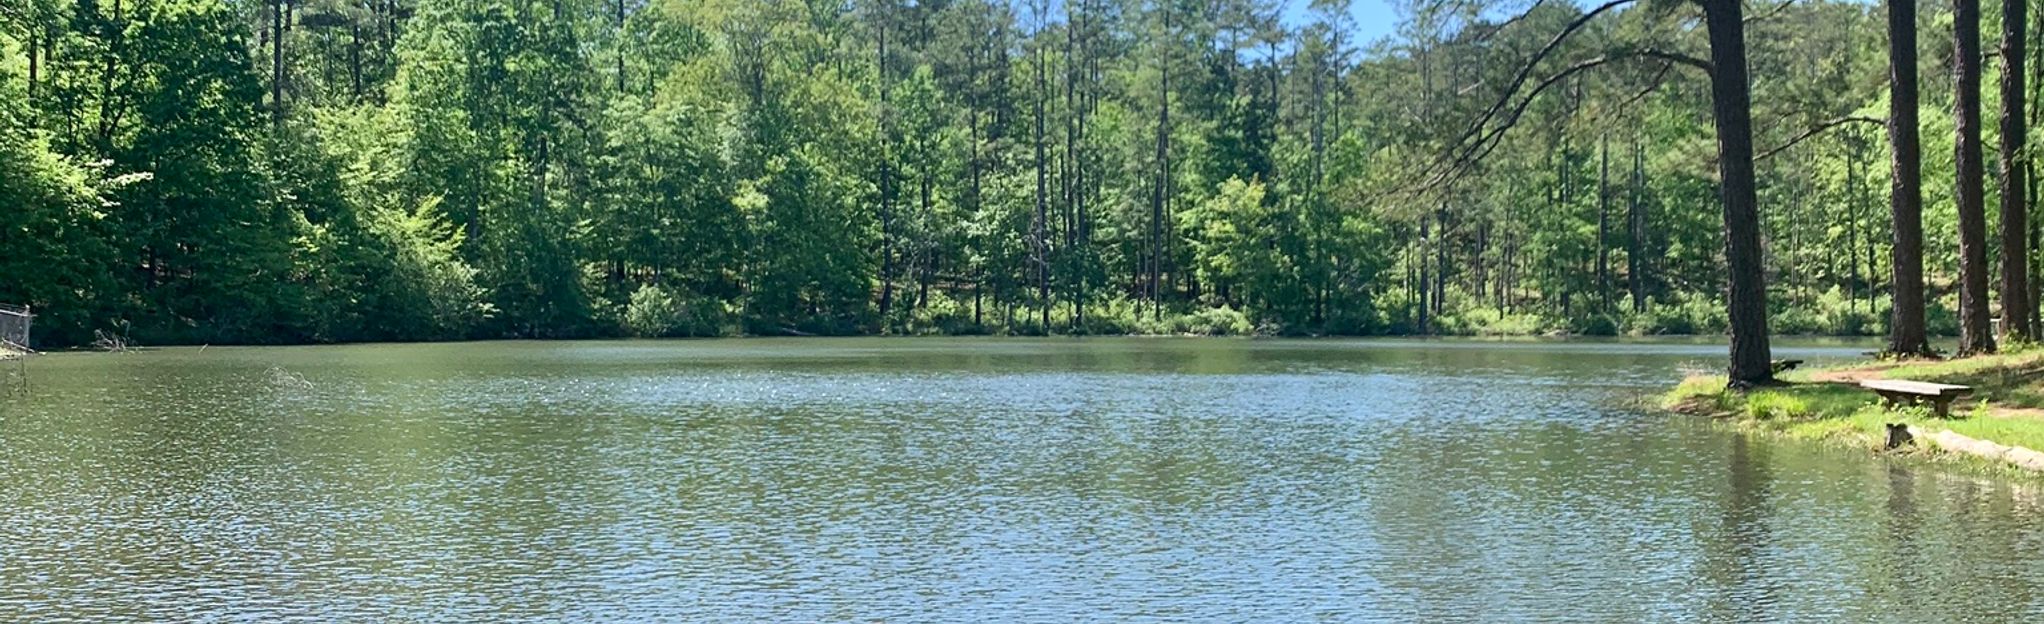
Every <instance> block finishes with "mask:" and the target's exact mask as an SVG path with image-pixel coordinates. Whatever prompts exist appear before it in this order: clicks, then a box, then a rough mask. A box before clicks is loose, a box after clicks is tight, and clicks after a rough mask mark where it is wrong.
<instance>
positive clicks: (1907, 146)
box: [1888, 0, 1930, 355]
mask: <svg viewBox="0 0 2044 624" xmlns="http://www.w3.org/2000/svg"><path fill="white" fill-rule="evenodd" d="M1888 73H1889V84H1890V85H1891V87H1890V89H1891V95H1890V96H1889V98H1888V101H1889V104H1888V144H1889V149H1890V159H1889V166H1890V167H1891V168H1892V169H1893V171H1892V173H1891V176H1890V180H1891V181H1890V186H1889V194H1888V210H1889V213H1890V215H1891V217H1892V218H1893V223H1894V226H1893V234H1894V245H1893V246H1894V249H1895V251H1894V253H1893V256H1892V258H1891V259H1890V260H1889V262H1888V268H1889V271H1890V272H1891V273H1892V277H1891V278H1890V280H1891V281H1892V282H1893V285H1892V286H1891V287H1890V288H1891V293H1892V299H1893V305H1892V306H1891V309H1890V310H1889V314H1890V319H1889V325H1888V351H1889V352H1890V353H1895V354H1909V355H1930V340H1929V337H1928V336H1927V335H1926V333H1925V331H1924V296H1923V171H1922V162H1923V146H1922V143H1921V141H1920V140H1919V137H1918V132H1919V130H1918V124H1917V108H1916V107H1917V99H1916V98H1917V78H1916V0H1890V1H1889V2H1888Z"/></svg>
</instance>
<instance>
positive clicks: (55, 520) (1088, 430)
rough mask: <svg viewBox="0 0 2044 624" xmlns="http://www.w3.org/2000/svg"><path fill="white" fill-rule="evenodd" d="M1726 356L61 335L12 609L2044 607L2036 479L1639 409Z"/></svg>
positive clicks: (1997, 615) (14, 496)
mask: <svg viewBox="0 0 2044 624" xmlns="http://www.w3.org/2000/svg"><path fill="white" fill-rule="evenodd" d="M1868 346H1870V345H1855V344H1838V343H1833V346H1822V345H1817V346H1806V347H1803V348H1782V349H1778V350H1777V355H1778V356H1780V357H1803V358H1808V359H1812V360H1823V359H1826V358H1844V357H1850V356H1853V355H1856V354H1857V353H1859V352H1860V351H1862V350H1864V349H1866V348H1867V347H1868ZM1723 353H1724V348H1723V347H1722V346H1717V345H1710V344H1705V343H1680V342H1645V343H1642V342H1611V343H1578V342H1566V343H1560V342H1474V341H1470V342H1420V341H1243V340H1176V339H1151V340H1140V339H1107V340H1090V339H1089V340H1076V339H1065V340H1005V339H956V340H954V339H845V340H835V339H787V340H778V339H760V340H730V341H693V342H689V341H684V342H607V343H483V344H454V345H366V346H343V347H298V348H217V347H216V348H209V349H205V350H199V349H163V350H156V351H149V352H144V353H136V354H127V355H102V354H59V355H52V356H47V357H43V358H40V359H37V360H34V361H32V362H30V363H29V375H30V376H31V380H32V383H33V389H32V392H31V393H30V394H29V395H28V396H26V397H23V396H20V395H10V396H8V397H7V398H5V399H0V621H9V622H14V621H57V622H63V621H93V622H99V621H109V620H116V621H214V620H232V621H264V622H274V621H308V622H335V621H361V622H400V621H463V622H486V621H487V622H496V621H514V622H515V621H620V620H634V621H636V620H656V621H660V620H666V621H727V620H728V621H791V622H811V621H889V622H916V621H946V622H975V621H1034V622H1068V621H1074V620H1080V621H1132V622H1143V621H1174V622H1175V621H1218V622H1250V621H1337V622H1346V621H1412V620H1423V621H1468V622H1494V621H1529V620H1530V621H1606V622H1644V621H1677V622H1682V621H1696V622H1732V621H1756V620H1767V621H1852V622H1867V621H1890V622H1960V621H1979V622H1999V621H2023V620H2028V621H2037V620H2039V619H2040V618H2044V557H2040V556H2039V555H2040V553H2044V519H2040V518H2044V493H2040V490H2039V489H2038V487H2037V486H2036V485H2035V484H2033V483H2027V482H2011V481H2006V480H1995V479H1983V478H1979V477H1974V476H1968V475H1965V474H1963V473H1959V472H1955V471H1952V470H1949V469H1943V468H1937V467H1927V466H1923V465H1920V464H1914V463H1909V462H1893V461H1889V460H1885V459H1882V458H1879V457H1875V456H1873V455H1872V454H1870V453H1867V452H1863V451H1861V452H1855V451H1845V450H1827V449H1824V448H1820V447H1815V446H1811V445H1808V444H1802V443H1796V442H1786V441H1779V440H1774V439H1768V438H1756V437H1746V436H1741V435H1737V434H1734V433H1729V432H1726V431H1722V430H1719V429H1716V428H1713V427H1711V426H1709V425H1707V424H1703V423H1698V422H1696V421H1694V420H1691V419H1684V418H1680V417H1672V416H1667V415H1661V414H1656V413H1654V412H1653V411H1652V410H1651V409H1648V408H1645V407H1643V406H1642V405H1643V403H1650V402H1651V401H1650V397H1652V396H1653V395H1654V394H1656V393H1658V392H1659V391H1660V390H1662V389H1663V388H1665V386H1666V385H1667V384H1669V383H1670V382H1672V381H1673V380H1675V379H1677V378H1679V377H1680V376H1681V374H1682V372H1683V371H1684V370H1696V369H1707V368H1715V367H1717V366H1719V365H1720V359H1719V358H1722V357H1723V356H1722V354H1723Z"/></svg>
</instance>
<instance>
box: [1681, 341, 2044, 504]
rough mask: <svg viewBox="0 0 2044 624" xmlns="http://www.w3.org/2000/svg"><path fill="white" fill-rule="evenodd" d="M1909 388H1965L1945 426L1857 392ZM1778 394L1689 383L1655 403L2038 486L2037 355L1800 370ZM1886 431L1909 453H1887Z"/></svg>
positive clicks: (2041, 411) (1923, 413)
mask: <svg viewBox="0 0 2044 624" xmlns="http://www.w3.org/2000/svg"><path fill="white" fill-rule="evenodd" d="M1868 379H1907V380H1913V381H1928V382H1936V383H1946V384H1957V385H1965V386H1971V387H1972V388H1973V389H1974V393H1973V394H1972V396H1970V397H1968V398H1966V399H1965V400H1962V401H1959V402H1956V403H1953V405H1952V410H1951V415H1950V416H1949V417H1939V416H1936V415H1934V414H1933V413H1932V412H1931V410H1930V409H1929V408H1928V407H1924V406H1901V407H1890V406H1887V405H1884V404H1883V403H1882V401H1881V400H1880V398H1879V397H1877V396H1875V395H1874V394H1873V393H1872V392H1870V391H1867V390H1864V389H1862V388H1860V387H1859V386H1858V384H1859V382H1860V381H1862V380H1868ZM1781 381H1782V382H1784V383H1783V384H1782V385H1780V386H1774V387H1768V388H1760V389H1755V390H1752V391H1747V392H1739V391H1733V390H1728V389H1726V388H1725V380H1724V378H1723V377H1721V376H1692V377H1689V378H1687V379H1684V380H1683V381H1682V382H1681V383H1680V384H1678V385H1677V386H1675V387H1674V388H1672V389H1670V390H1668V391H1667V392H1666V393H1664V394H1663V395H1662V397H1661V404H1660V406H1661V408H1662V409H1664V410H1666V411H1669V412H1673V413H1676V414H1682V415H1686V416H1692V417H1703V418H1708V419H1710V420H1712V421H1713V422H1715V423H1718V424H1720V425H1723V426H1727V427H1731V428H1735V429H1738V430H1740V431H1748V432H1758V433H1766V434H1770V435H1777V436H1781V437H1784V438H1789V439H1798V440H1805V441H1811V442H1817V443H1821V444H1828V445H1833V446H1839V447H1845V448H1856V449H1862V450H1866V451H1869V452H1873V453H1876V454H1879V455H1884V456H1890V457H1898V458H1908V459H1912V460H1922V461H1930V462H1935V463H1940V464H1950V465H1956V466H1963V467H1967V468H1970V469H1974V470H1980V471H1986V472H1992V473H1997V474H2002V475H2010V476H2021V477H2027V478H2044V459H2040V458H2044V453H2039V452H2038V451H2037V450H2034V449H2044V350H2040V349H2036V348H2030V349H2023V350H2017V351H2014V352H2010V353H2004V354H1996V355H1985V356H1976V357H1969V358H1963V359H1953V360H1905V361H1895V360H1873V359H1868V360H1860V361H1855V362H1850V363H1845V364H1840V365H1836V366H1827V367H1821V368H1814V369H1808V370H1797V371H1791V372H1788V373H1785V374H1783V375H1782V376H1781ZM1891 425H1899V426H1902V427H1906V431H1907V432H1908V433H1909V435H1908V436H1907V437H1908V440H1907V442H1906V443H1904V444H1902V445H1901V446H1898V447H1896V448H1892V449H1891V448H1887V447H1888V443H1889V439H1888V438H1889V428H1890V426H1891Z"/></svg>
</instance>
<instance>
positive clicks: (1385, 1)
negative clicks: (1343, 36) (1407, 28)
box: [1285, 0, 1398, 47]
mask: <svg viewBox="0 0 2044 624" xmlns="http://www.w3.org/2000/svg"><path fill="white" fill-rule="evenodd" d="M1306 3H1307V0H1287V2H1286V4H1287V6H1286V7H1285V23H1286V25H1298V24H1303V23H1305V22H1306V21H1307V20H1309V19H1311V18H1310V16H1309V14H1308V13H1307V11H1306ZM1349 15H1350V17H1352V18H1353V19H1354V20H1355V22H1354V23H1355V33H1356V35H1357V36H1358V37H1357V39H1358V42H1359V43H1360V44H1361V45H1359V46H1358V47H1367V46H1368V45H1369V44H1371V43H1375V42H1376V41H1377V40H1378V39H1382V38H1384V37H1387V36H1390V35H1391V33H1392V32H1393V31H1396V30H1397V29H1398V12H1397V11H1394V10H1392V8H1391V2H1390V1H1389V0H1351V3H1350V5H1349Z"/></svg>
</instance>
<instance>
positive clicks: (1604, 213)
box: [1597, 134, 1611, 313]
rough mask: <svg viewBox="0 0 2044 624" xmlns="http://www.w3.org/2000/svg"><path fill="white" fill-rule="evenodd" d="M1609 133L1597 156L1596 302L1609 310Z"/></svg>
mask: <svg viewBox="0 0 2044 624" xmlns="http://www.w3.org/2000/svg"><path fill="white" fill-rule="evenodd" d="M1610 232H1611V135H1610V134H1605V135H1604V137H1603V140H1602V143H1601V144H1600V145H1599V146H1598V156H1597V302H1598V304H1599V305H1601V306H1603V309H1602V310H1601V311H1602V312H1605V313H1609V312H1611V246H1610V245H1608V244H1606V243H1608V242H1609V241H1610V240H1611V233H1610Z"/></svg>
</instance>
